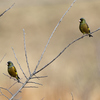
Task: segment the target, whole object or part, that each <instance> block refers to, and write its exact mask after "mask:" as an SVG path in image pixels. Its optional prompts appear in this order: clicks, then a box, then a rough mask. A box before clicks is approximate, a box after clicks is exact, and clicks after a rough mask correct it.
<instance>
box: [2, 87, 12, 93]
mask: <svg viewBox="0 0 100 100" xmlns="http://www.w3.org/2000/svg"><path fill="white" fill-rule="evenodd" d="M0 89H3V90H6V91H8V92H9V93H10V94H11V95H13V94H12V93H11V92H10V91H9V90H8V89H6V88H3V87H0Z"/></svg>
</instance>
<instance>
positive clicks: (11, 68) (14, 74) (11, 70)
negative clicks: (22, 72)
mask: <svg viewBox="0 0 100 100" xmlns="http://www.w3.org/2000/svg"><path fill="white" fill-rule="evenodd" d="M7 66H8V73H9V74H10V75H11V76H12V77H15V78H16V79H17V81H18V82H20V81H19V79H20V78H19V76H18V73H17V70H16V68H15V66H14V64H13V63H12V62H11V61H8V62H7Z"/></svg>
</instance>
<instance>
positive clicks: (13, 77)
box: [3, 73, 15, 80]
mask: <svg viewBox="0 0 100 100" xmlns="http://www.w3.org/2000/svg"><path fill="white" fill-rule="evenodd" d="M3 74H4V75H5V76H7V77H9V78H10V79H13V80H15V78H14V77H11V76H9V75H6V74H5V73H3Z"/></svg>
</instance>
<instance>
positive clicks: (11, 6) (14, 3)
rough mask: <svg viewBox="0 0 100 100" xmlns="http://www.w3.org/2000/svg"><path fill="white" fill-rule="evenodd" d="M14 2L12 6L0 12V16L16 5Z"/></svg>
mask: <svg viewBox="0 0 100 100" xmlns="http://www.w3.org/2000/svg"><path fill="white" fill-rule="evenodd" d="M14 4H15V3H14ZM14 4H13V5H12V6H11V7H10V8H8V9H7V10H5V11H4V12H3V13H2V14H0V17H1V16H3V14H4V13H6V12H7V11H8V10H10V9H11V8H12V7H13V6H14Z"/></svg>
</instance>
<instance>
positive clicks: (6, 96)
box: [0, 89, 9, 100]
mask: <svg viewBox="0 0 100 100" xmlns="http://www.w3.org/2000/svg"><path fill="white" fill-rule="evenodd" d="M0 93H1V95H3V96H4V97H6V98H7V99H8V100H9V98H8V97H7V96H6V95H5V94H3V93H2V91H1V89H0Z"/></svg>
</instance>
